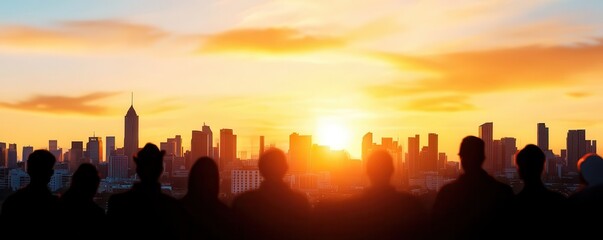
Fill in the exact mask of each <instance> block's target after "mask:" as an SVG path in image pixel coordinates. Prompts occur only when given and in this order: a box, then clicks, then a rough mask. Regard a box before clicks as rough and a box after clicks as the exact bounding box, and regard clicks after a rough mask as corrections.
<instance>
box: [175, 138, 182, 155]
mask: <svg viewBox="0 0 603 240" xmlns="http://www.w3.org/2000/svg"><path fill="white" fill-rule="evenodd" d="M174 141H176V157H182V137H181V136H180V135H176V137H175V138H174Z"/></svg>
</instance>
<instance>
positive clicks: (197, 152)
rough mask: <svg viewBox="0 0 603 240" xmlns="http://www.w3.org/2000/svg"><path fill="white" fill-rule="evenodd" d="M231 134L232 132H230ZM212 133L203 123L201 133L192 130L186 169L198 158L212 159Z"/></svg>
mask: <svg viewBox="0 0 603 240" xmlns="http://www.w3.org/2000/svg"><path fill="white" fill-rule="evenodd" d="M231 133H232V130H231ZM213 137H214V135H213V132H212V131H211V128H210V127H209V126H207V125H205V123H203V127H201V131H198V130H193V134H192V138H191V158H190V161H189V162H188V163H187V164H186V167H187V169H190V168H191V166H192V165H193V164H194V163H195V161H197V159H199V158H200V157H214V156H213V151H212V150H213Z"/></svg>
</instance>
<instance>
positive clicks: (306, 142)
mask: <svg viewBox="0 0 603 240" xmlns="http://www.w3.org/2000/svg"><path fill="white" fill-rule="evenodd" d="M288 155H289V172H291V173H306V172H308V170H309V169H310V159H311V155H312V136H311V135H299V134H298V133H292V134H291V135H289V152H288Z"/></svg>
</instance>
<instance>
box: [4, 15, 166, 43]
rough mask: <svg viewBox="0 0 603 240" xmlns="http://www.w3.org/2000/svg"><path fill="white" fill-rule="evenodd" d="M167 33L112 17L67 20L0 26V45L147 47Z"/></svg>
mask: <svg viewBox="0 0 603 240" xmlns="http://www.w3.org/2000/svg"><path fill="white" fill-rule="evenodd" d="M165 36H167V33H166V32H164V31H163V30H161V29H158V28H156V27H153V26H149V25H143V24H133V23H127V22H122V21H115V20H95V21H68V22H63V23H61V24H59V25H58V26H56V27H48V28H40V27H32V26H21V25H9V26H0V47H2V48H9V49H15V48H16V49H26V50H38V51H40V50H42V51H103V50H109V49H111V50H113V49H118V50H124V49H135V48H141V47H148V46H149V45H152V44H154V43H156V42H157V41H159V40H160V39H161V38H163V37H165Z"/></svg>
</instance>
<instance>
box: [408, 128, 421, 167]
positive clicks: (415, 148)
mask: <svg viewBox="0 0 603 240" xmlns="http://www.w3.org/2000/svg"><path fill="white" fill-rule="evenodd" d="M420 144H421V141H420V138H419V135H418V134H417V135H415V137H409V138H408V159H406V162H407V163H408V172H409V175H410V176H411V177H414V176H417V175H418V173H419V145H420Z"/></svg>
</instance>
